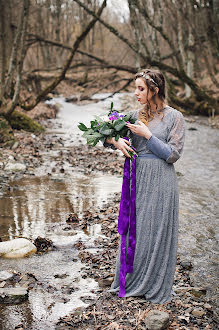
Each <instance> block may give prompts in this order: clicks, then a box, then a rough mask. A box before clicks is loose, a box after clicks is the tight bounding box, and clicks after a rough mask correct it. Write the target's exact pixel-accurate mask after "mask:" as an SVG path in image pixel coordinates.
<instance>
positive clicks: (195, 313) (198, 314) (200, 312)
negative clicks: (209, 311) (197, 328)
mask: <svg viewBox="0 0 219 330" xmlns="http://www.w3.org/2000/svg"><path fill="white" fill-rule="evenodd" d="M192 315H193V316H195V317H202V316H203V315H205V311H203V309H201V308H200V309H199V308H195V309H193V311H192Z"/></svg>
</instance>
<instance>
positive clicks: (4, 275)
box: [0, 270, 14, 282]
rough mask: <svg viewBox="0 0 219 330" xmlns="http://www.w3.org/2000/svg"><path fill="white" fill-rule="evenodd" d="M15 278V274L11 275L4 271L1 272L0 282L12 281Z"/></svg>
mask: <svg viewBox="0 0 219 330" xmlns="http://www.w3.org/2000/svg"><path fill="white" fill-rule="evenodd" d="M13 276H14V274H12V273H9V272H7V271H6V270H2V271H1V272H0V282H2V281H7V280H10V279H11V278H12V277H13Z"/></svg>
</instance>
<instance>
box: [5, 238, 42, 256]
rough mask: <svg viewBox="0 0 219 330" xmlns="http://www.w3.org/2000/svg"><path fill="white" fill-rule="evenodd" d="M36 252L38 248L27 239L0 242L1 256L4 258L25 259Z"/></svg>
mask: <svg viewBox="0 0 219 330" xmlns="http://www.w3.org/2000/svg"><path fill="white" fill-rule="evenodd" d="M36 251H37V249H36V246H35V245H34V244H33V243H32V242H31V241H29V240H28V239H26V238H16V239H13V240H11V241H6V242H0V256H1V257H4V258H23V257H26V256H28V255H30V254H32V253H35V252H36Z"/></svg>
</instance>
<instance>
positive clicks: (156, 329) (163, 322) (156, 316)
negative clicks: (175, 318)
mask: <svg viewBox="0 0 219 330" xmlns="http://www.w3.org/2000/svg"><path fill="white" fill-rule="evenodd" d="M168 324H169V314H168V313H166V312H162V311H159V310H151V311H150V312H149V313H148V315H147V317H146V318H145V325H146V328H147V329H149V330H162V329H167V327H168Z"/></svg>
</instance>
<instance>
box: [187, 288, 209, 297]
mask: <svg viewBox="0 0 219 330" xmlns="http://www.w3.org/2000/svg"><path fill="white" fill-rule="evenodd" d="M206 292H207V290H206V288H192V290H191V294H192V295H193V296H195V297H198V298H199V297H201V296H202V295H206Z"/></svg>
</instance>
